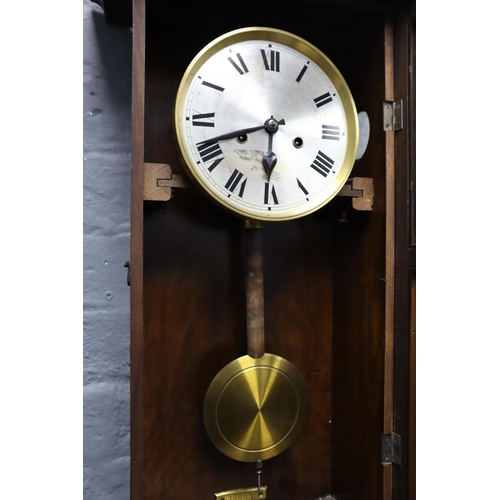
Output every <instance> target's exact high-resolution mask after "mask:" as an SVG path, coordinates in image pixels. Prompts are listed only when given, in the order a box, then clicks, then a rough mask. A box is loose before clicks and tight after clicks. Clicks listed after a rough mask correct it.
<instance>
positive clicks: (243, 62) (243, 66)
mask: <svg viewBox="0 0 500 500" xmlns="http://www.w3.org/2000/svg"><path fill="white" fill-rule="evenodd" d="M236 57H237V58H238V61H239V62H240V64H241V68H240V67H239V66H238V64H237V63H235V62H234V59H233V58H232V57H228V58H227V60H228V61H229V62H230V63H231V64H232V65H233V66H234V67H235V69H236V71H237V72H238V73H239V74H240V75H243V74H244V73H248V68H247V66H246V64H245V61H243V58H242V57H241V56H240V54H239V53H238V54H236Z"/></svg>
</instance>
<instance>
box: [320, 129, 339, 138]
mask: <svg viewBox="0 0 500 500" xmlns="http://www.w3.org/2000/svg"><path fill="white" fill-rule="evenodd" d="M322 127H323V132H322V135H321V138H322V139H327V140H329V141H338V140H339V139H340V127H335V126H334V125H323V126H322Z"/></svg>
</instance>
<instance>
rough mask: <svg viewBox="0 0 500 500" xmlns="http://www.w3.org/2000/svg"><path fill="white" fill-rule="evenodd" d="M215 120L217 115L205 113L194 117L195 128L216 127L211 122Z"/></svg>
mask: <svg viewBox="0 0 500 500" xmlns="http://www.w3.org/2000/svg"><path fill="white" fill-rule="evenodd" d="M210 118H215V113H203V114H198V115H193V126H195V127H215V122H214V121H213V120H210Z"/></svg>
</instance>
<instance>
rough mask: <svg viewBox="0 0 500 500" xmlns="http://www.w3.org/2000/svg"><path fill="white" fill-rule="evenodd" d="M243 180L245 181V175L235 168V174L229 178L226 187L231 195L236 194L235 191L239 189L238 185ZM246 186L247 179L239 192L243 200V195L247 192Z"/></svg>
mask: <svg viewBox="0 0 500 500" xmlns="http://www.w3.org/2000/svg"><path fill="white" fill-rule="evenodd" d="M242 179H243V174H242V173H241V172H240V171H239V170H238V169H237V168H235V169H234V172H233V173H232V174H231V177H229V179H228V181H227V182H226V184H225V186H224V187H225V188H226V189H228V190H229V191H231V193H234V190H235V189H236V188H237V187H238V184H240V181H241V180H242ZM246 185H247V179H246V177H245V178H244V180H243V182H242V183H241V184H240V188H239V190H238V196H239V197H240V198H243V193H244V192H245V187H246ZM229 196H231V195H229Z"/></svg>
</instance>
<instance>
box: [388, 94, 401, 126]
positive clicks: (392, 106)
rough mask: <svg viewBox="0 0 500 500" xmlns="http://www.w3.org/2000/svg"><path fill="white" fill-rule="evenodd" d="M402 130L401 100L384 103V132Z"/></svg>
mask: <svg viewBox="0 0 500 500" xmlns="http://www.w3.org/2000/svg"><path fill="white" fill-rule="evenodd" d="M402 128H403V100H402V99H400V100H399V101H394V102H392V101H385V102H384V130H385V131H386V132H387V131H388V130H392V131H394V132H395V131H397V130H401V129H402Z"/></svg>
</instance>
